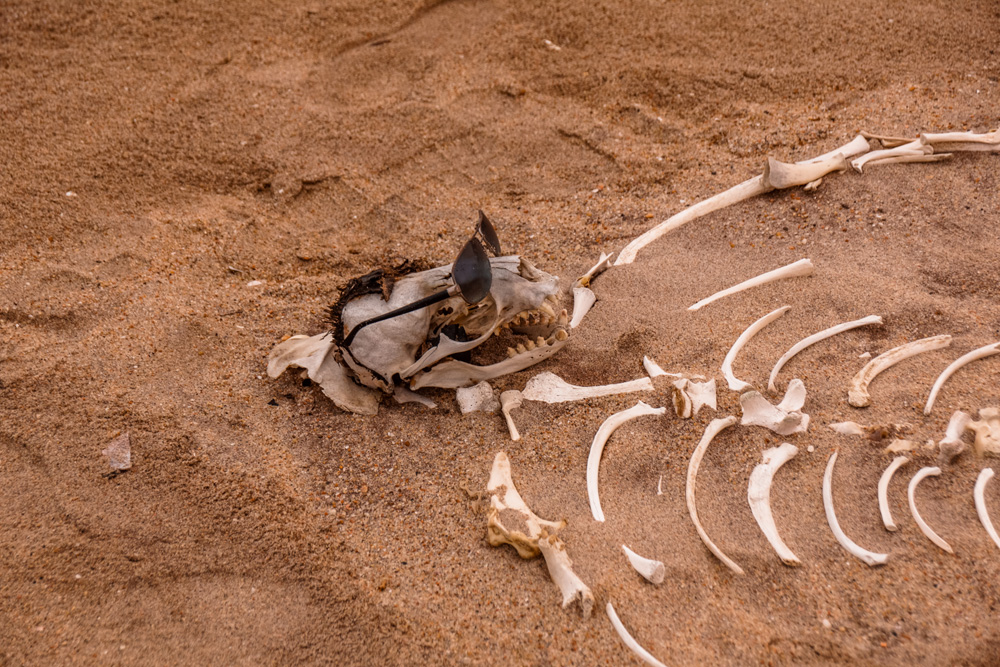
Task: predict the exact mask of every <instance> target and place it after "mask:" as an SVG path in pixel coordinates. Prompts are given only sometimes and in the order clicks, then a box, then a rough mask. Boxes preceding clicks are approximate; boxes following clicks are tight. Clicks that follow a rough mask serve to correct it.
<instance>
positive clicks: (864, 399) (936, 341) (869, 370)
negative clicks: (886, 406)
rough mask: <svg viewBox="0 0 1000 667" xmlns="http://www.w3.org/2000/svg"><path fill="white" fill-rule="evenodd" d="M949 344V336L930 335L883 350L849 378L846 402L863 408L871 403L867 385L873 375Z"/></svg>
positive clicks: (872, 378) (873, 377)
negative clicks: (886, 350)
mask: <svg viewBox="0 0 1000 667" xmlns="http://www.w3.org/2000/svg"><path fill="white" fill-rule="evenodd" d="M949 345H951V336H948V335H943V336H931V337H930V338H921V339H920V340H915V341H911V342H909V343H906V344H904V345H900V346H899V347H894V348H892V349H891V350H889V351H888V352H883V353H882V354H880V355H878V356H877V357H875V358H874V359H872V360H871V361H869V362H868V363H867V364H865V366H864V368H862V369H861V370H860V371H858V374H857V375H855V376H854V378H853V379H852V380H851V384H850V386H849V388H848V390H847V402H848V403H850V404H851V405H853V406H854V407H856V408H864V407H867V406H868V405H870V404H871V396H870V395H869V394H868V385H869V384H871V381H872V380H874V379H875V376H876V375H878V374H879V373H881V372H882V371H884V370H885V369H887V368H889V367H890V366H894V365H896V364H898V363H899V362H901V361H903V360H904V359H909V358H910V357H912V356H914V355H917V354H921V353H922V352H931V351H932V350H940V349H941V348H943V347H948V346H949Z"/></svg>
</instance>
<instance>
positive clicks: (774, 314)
mask: <svg viewBox="0 0 1000 667" xmlns="http://www.w3.org/2000/svg"><path fill="white" fill-rule="evenodd" d="M790 308H791V306H782V307H781V308H778V309H777V310H772V311H771V312H770V313H768V314H767V315H765V316H764V317H762V318H760V319H759V320H757V321H756V322H754V323H753V324H751V325H750V326H749V327H747V328H746V331H744V332H743V333H741V334H740V337H739V338H737V339H736V342H735V343H733V346H732V347H731V348H729V352H728V353H727V354H726V358H725V359H724V360H723V361H722V374H723V375H724V376H725V378H726V382H727V383H728V385H729V388H730V389H732V390H733V391H745V390H747V389H753V385H752V384H750V383H749V382H744V381H743V380H739V379H737V378H736V376H735V375H733V361H735V360H736V355H737V354H739V353H740V350H742V349H743V346H744V345H746V344H747V342H748V341H749V340H750V339H751V338H753V337H754V335H755V334H756V333H757V332H758V331H760V330H761V329H763V328H764V327H766V326H767V325H768V324H770V323H771V322H773V321H774V320H776V319H778V318H779V317H781V316H782V315H784V314H785V313H786V312H788V310H789V309H790Z"/></svg>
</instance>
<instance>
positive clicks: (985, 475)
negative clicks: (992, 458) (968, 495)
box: [972, 468, 1000, 549]
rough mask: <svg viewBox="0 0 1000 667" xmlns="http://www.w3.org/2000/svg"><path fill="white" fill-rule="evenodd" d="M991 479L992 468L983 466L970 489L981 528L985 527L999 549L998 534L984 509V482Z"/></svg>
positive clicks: (999, 536) (999, 540)
mask: <svg viewBox="0 0 1000 667" xmlns="http://www.w3.org/2000/svg"><path fill="white" fill-rule="evenodd" d="M991 479H993V468H983V469H982V470H981V471H979V477H978V478H977V479H976V488H975V489H974V490H973V491H972V497H973V498H975V499H976V513H977V514H978V515H979V521H980V522H981V523H982V524H983V528H985V529H986V532H987V534H988V535H989V536H990V539H992V540H993V543H994V544H996V545H997V548H998V549H1000V535H997V530H996V528H994V527H993V522H992V521H990V515H989V512H987V511H986V496H985V491H986V483H987V482H989V481H990V480H991Z"/></svg>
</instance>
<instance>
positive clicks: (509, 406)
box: [500, 389, 521, 441]
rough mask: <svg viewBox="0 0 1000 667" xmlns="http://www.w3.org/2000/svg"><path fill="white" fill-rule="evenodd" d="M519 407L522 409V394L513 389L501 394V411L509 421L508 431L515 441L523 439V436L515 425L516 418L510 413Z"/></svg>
mask: <svg viewBox="0 0 1000 667" xmlns="http://www.w3.org/2000/svg"><path fill="white" fill-rule="evenodd" d="M519 407H521V392H519V391H518V390H516V389H511V390H509V391H505V392H503V393H501V394H500V411H501V412H503V418H504V419H505V420H506V421H507V430H508V431H510V439H511V440H515V441H516V440H520V439H521V434H520V433H518V431H517V426H516V425H515V424H514V418H513V417H512V416H511V414H510V413H511V411H513V410H516V409H517V408H519Z"/></svg>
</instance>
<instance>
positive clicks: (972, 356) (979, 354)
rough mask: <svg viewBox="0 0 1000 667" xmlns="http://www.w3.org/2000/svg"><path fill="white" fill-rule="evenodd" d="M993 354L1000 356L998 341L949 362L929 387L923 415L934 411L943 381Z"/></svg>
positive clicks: (999, 342)
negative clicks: (962, 368) (966, 366)
mask: <svg viewBox="0 0 1000 667" xmlns="http://www.w3.org/2000/svg"><path fill="white" fill-rule="evenodd" d="M994 354H1000V341H997V342H996V343H990V344H989V345H983V346H982V347H980V348H977V349H975V350H973V351H972V352H968V353H966V354H963V355H962V356H961V357H959V358H958V359H956V360H955V361H953V362H951V364H950V365H949V366H948V368H946V369H944V370H943V371H942V372H941V375H939V376H938V379H937V380H935V381H934V386H933V387H931V393H930V395H929V396H928V397H927V403H926V404H925V405H924V414H925V415H929V414H930V413H931V410H933V409H934V399H936V398H937V395H938V392H939V391H941V387H942V386H943V385H944V383H945V381H947V380H948V378H950V377H951V376H952V374H953V373H954V372H955V371H957V370H958V369H959V368H961V367H962V366H965V365H966V364H969V363H972V362H973V361H976V360H977V359H982V358H983V357H991V356H993V355H994Z"/></svg>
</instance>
